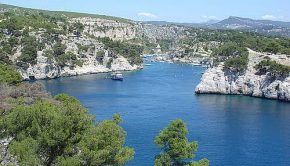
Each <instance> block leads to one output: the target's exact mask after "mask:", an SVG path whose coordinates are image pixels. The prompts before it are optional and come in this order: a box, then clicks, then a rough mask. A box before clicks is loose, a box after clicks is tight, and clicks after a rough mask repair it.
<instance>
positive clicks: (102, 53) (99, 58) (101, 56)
mask: <svg viewBox="0 0 290 166" xmlns="http://www.w3.org/2000/svg"><path fill="white" fill-rule="evenodd" d="M104 56H105V51H98V52H97V53H96V58H97V61H98V62H100V63H103V59H104Z"/></svg>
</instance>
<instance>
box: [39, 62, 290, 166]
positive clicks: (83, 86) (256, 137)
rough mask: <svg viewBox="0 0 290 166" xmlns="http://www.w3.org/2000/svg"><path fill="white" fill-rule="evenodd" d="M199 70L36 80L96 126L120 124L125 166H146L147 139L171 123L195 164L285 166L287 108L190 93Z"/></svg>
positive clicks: (169, 67)
mask: <svg viewBox="0 0 290 166" xmlns="http://www.w3.org/2000/svg"><path fill="white" fill-rule="evenodd" d="M203 71H204V69H203V68H201V67H193V66H190V65H184V64H167V63H153V65H152V66H145V68H144V70H140V71H134V72H128V73H126V74H125V75H124V77H125V78H124V81H123V82H119V81H112V80H110V79H106V78H105V77H106V74H97V75H85V76H77V77H69V78H59V79H55V80H46V81H41V82H43V83H44V85H45V87H46V88H47V90H48V91H49V92H51V93H52V94H57V93H62V92H64V93H68V94H70V95H73V96H75V97H76V98H78V99H79V100H80V101H81V102H82V103H83V104H84V106H85V107H87V108H88V109H89V111H90V113H91V114H93V115H95V116H96V119H97V120H103V119H109V118H111V117H112V115H113V114H115V113H120V114H121V115H122V118H123V123H122V124H121V125H122V127H123V128H124V129H125V130H126V132H127V138H126V145H128V146H130V147H133V148H134V149H135V152H136V153H135V157H134V160H132V161H130V162H128V163H127V164H126V165H128V166H150V165H153V163H154V156H155V155H156V154H158V153H159V149H158V148H157V147H156V146H155V145H154V142H153V140H154V137H155V136H156V135H157V134H158V133H159V131H160V130H161V129H162V128H164V127H166V125H168V123H169V122H170V121H171V120H174V119H177V118H180V119H182V120H183V121H185V122H186V123H187V126H188V129H189V135H188V137H189V140H196V141H198V144H199V147H198V151H197V153H196V158H195V159H196V160H198V159H201V158H203V157H205V158H208V159H209V160H210V165H213V166H215V165H217V166H220V165H221V166H246V165H255V166H272V165H273V166H289V165H290V104H289V103H283V102H278V101H274V100H266V99H260V98H253V97H246V96H226V95H195V94H194V88H195V86H196V85H197V84H198V82H199V80H200V77H201V75H202V72H203Z"/></svg>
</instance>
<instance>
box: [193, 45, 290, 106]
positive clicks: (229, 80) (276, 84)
mask: <svg viewBox="0 0 290 166" xmlns="http://www.w3.org/2000/svg"><path fill="white" fill-rule="evenodd" d="M265 56H267V57H270V58H271V59H273V60H276V61H277V62H279V63H283V64H285V65H290V59H289V57H287V56H286V55H265V54H262V53H257V52H254V51H252V50H249V63H248V68H247V70H246V72H245V73H244V74H239V73H232V72H227V71H224V68H223V63H221V64H220V65H218V66H216V67H213V68H209V69H207V70H206V71H205V73H204V74H203V76H202V78H201V82H200V83H199V84H198V85H197V87H196V89H195V92H196V93H198V94H199V93H214V94H233V95H247V96H254V97H263V98H269V99H278V100H282V101H290V77H286V78H284V79H273V77H271V75H270V74H269V73H266V74H263V75H259V74H257V71H256V69H255V68H254V66H255V65H256V64H258V63H259V62H260V61H262V60H263V58H264V57H265Z"/></svg>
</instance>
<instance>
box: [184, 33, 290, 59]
mask: <svg viewBox="0 0 290 166" xmlns="http://www.w3.org/2000/svg"><path fill="white" fill-rule="evenodd" d="M189 33H190V34H193V36H192V37H190V36H189V37H188V39H189V40H191V41H192V43H195V42H207V41H217V42H221V43H227V42H234V43H236V44H237V45H238V46H240V47H247V48H251V49H253V50H256V51H259V52H269V53H273V54H276V53H283V54H290V49H289V48H290V39H289V38H284V37H274V36H265V35H261V34H258V33H253V32H240V31H236V30H210V29H207V30H200V29H191V30H189Z"/></svg>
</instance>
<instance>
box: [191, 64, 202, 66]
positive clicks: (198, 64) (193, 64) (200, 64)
mask: <svg viewBox="0 0 290 166" xmlns="http://www.w3.org/2000/svg"><path fill="white" fill-rule="evenodd" d="M191 65H192V66H201V64H200V63H191Z"/></svg>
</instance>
